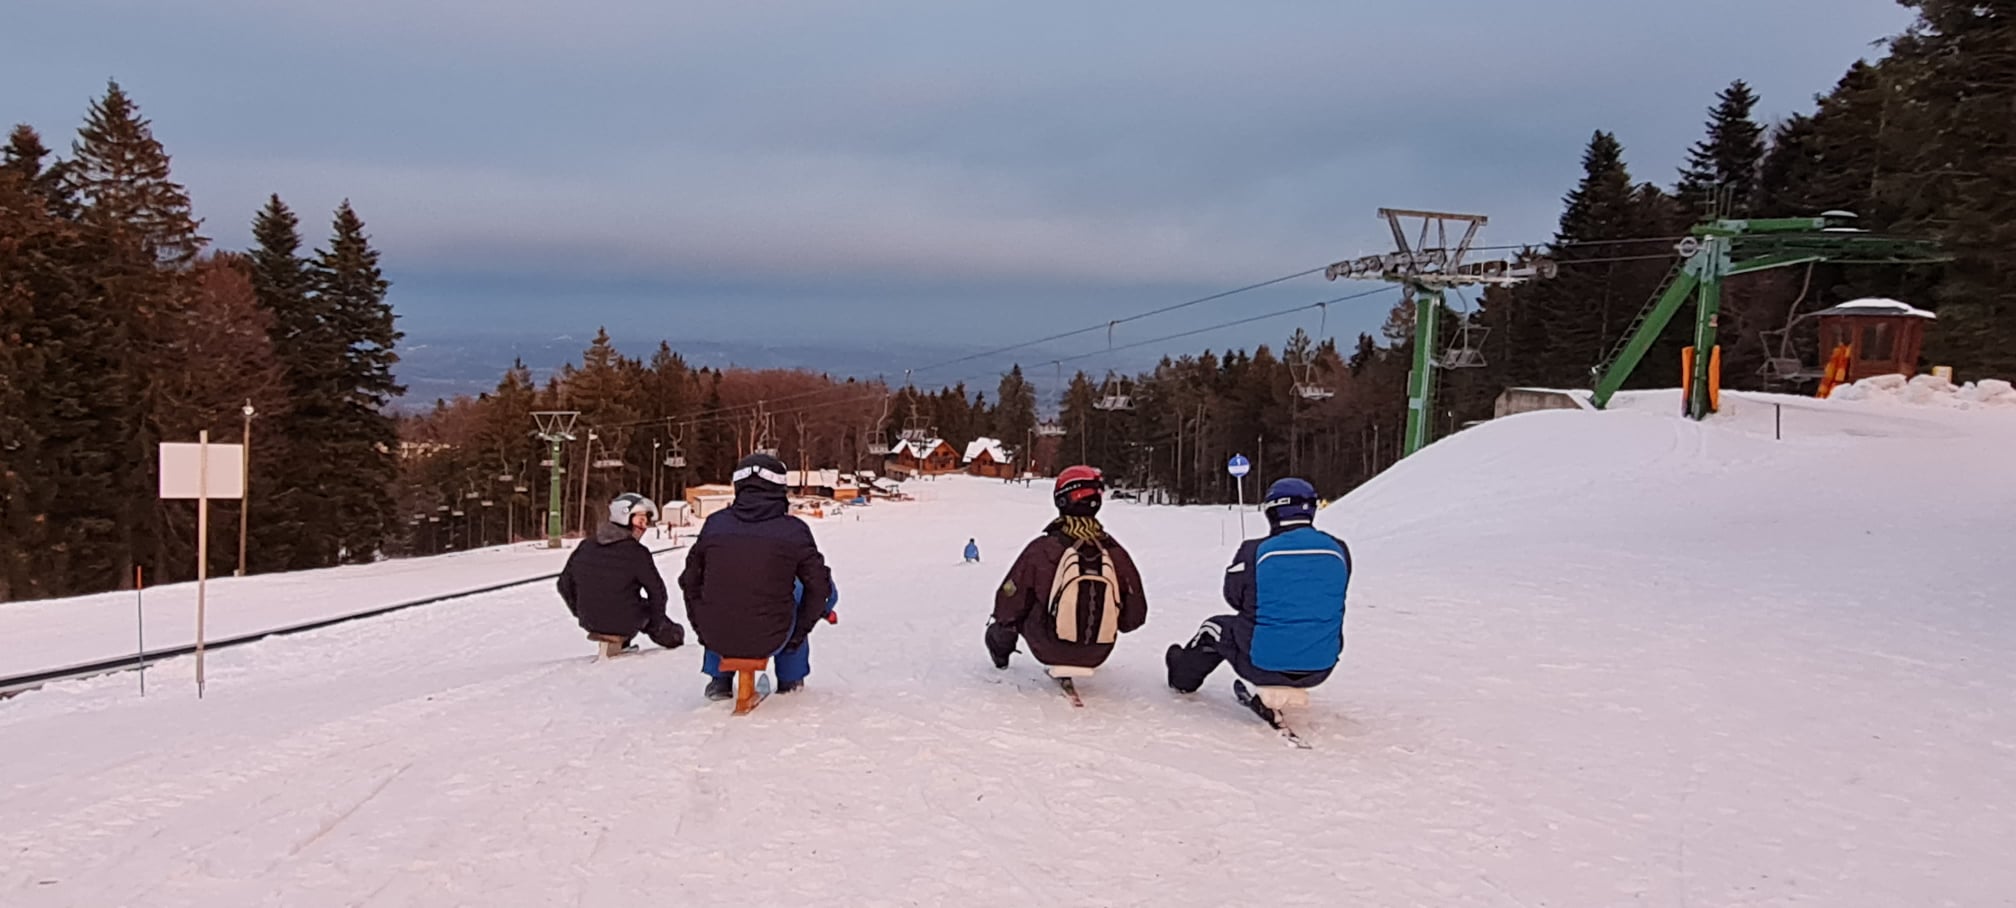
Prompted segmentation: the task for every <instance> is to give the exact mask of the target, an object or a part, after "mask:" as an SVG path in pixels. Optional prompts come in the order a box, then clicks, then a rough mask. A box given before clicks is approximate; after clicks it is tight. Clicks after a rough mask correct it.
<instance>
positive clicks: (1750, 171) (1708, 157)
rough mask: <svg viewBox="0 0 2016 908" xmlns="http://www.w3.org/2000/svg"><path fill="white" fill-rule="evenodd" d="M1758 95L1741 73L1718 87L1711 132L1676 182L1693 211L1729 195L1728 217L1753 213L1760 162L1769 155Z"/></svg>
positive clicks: (1676, 191)
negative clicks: (1758, 111)
mask: <svg viewBox="0 0 2016 908" xmlns="http://www.w3.org/2000/svg"><path fill="white" fill-rule="evenodd" d="M1756 107H1757V95H1756V94H1755V93H1754V92H1752V91H1751V90H1750V86H1749V85H1748V84H1746V83H1744V81H1743V80H1741V79H1738V80H1736V81H1734V82H1731V83H1729V87H1728V88H1725V89H1723V90H1722V91H1720V92H1717V93H1716V95H1715V107H1714V108H1712V109H1711V110H1710V111H1709V115H1708V135H1707V137H1706V138H1704V139H1702V140H1701V141H1700V142H1696V143H1695V144H1694V148H1693V150H1691V151H1689V152H1688V154H1687V166H1686V167H1683V168H1681V170H1680V183H1679V185H1677V186H1676V187H1675V188H1674V191H1673V194H1674V195H1675V196H1677V197H1678V198H1679V199H1680V201H1681V203H1682V205H1683V206H1685V208H1686V210H1687V212H1688V213H1689V214H1695V215H1698V214H1705V213H1706V212H1707V211H1709V210H1710V209H1711V208H1712V207H1713V206H1714V205H1716V204H1717V203H1718V200H1724V199H1726V201H1727V203H1728V209H1727V210H1726V211H1724V212H1723V214H1724V215H1725V216H1728V217H1739V218H1740V217H1748V216H1749V215H1750V214H1751V212H1752V209H1753V207H1754V206H1755V204H1756V202H1757V178H1758V165H1759V163H1760V162H1761V161H1762V160H1763V158H1764V128H1763V127H1762V126H1759V125H1758V124H1757V121H1755V120H1753V119H1751V111H1753V110H1755V109H1756Z"/></svg>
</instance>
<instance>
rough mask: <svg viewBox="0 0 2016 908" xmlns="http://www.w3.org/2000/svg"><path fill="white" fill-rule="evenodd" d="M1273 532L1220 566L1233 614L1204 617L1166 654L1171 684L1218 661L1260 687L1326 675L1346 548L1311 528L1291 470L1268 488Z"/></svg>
mask: <svg viewBox="0 0 2016 908" xmlns="http://www.w3.org/2000/svg"><path fill="white" fill-rule="evenodd" d="M1262 507H1263V509H1264V510H1265V511H1266V514H1267V523H1268V525H1269V528H1270V531H1269V533H1268V535H1267V537H1266V538H1264V539H1248V540H1246V542H1245V543H1243V544H1241V545H1240V546H1239V553H1238V554H1237V555H1236V556H1234V557H1233V559H1232V565H1231V567H1229V568H1227V569H1226V571H1225V602H1226V604H1227V605H1230V606H1231V607H1232V614H1230V615H1220V616H1217V617H1215V618H1209V619H1206V620H1205V621H1204V625H1203V626H1202V627H1200V628H1198V629H1197V635H1196V636H1194V637H1191V638H1190V642H1189V643H1188V644H1185V645H1182V646H1176V645H1171V646H1170V647H1169V651H1168V653H1167V655H1166V662H1167V663H1168V669H1169V686H1170V687H1172V688H1175V689H1176V690H1178V691H1180V692H1182V693H1186V694H1187V693H1193V692H1195V691H1196V690H1197V689H1198V688H1199V687H1201V686H1203V684H1204V679H1205V678H1206V677H1208V676H1209V675H1210V674H1211V672H1212V671H1214V670H1216V669H1217V668H1218V664H1219V663H1220V662H1224V661H1228V660H1229V661H1230V662H1231V663H1232V670H1233V671H1234V672H1236V673H1237V674H1238V675H1239V677H1240V678H1242V679H1244V680H1245V681H1247V682H1251V683H1252V684H1254V685H1257V686H1260V687H1294V688H1310V687H1315V686H1316V685H1318V684H1321V683H1323V681H1324V680H1325V679H1327V678H1329V677H1330V672H1331V670H1332V669H1333V668H1335V667H1336V665H1337V658H1338V656H1339V655H1341V654H1342V653H1343V650H1344V608H1345V604H1344V599H1345V591H1346V588H1347V587H1349V586H1350V583H1351V550H1350V549H1349V548H1348V547H1346V546H1345V545H1344V542H1343V540H1341V539H1338V538H1337V537H1335V536H1332V535H1330V534H1329V533H1325V532H1323V531H1322V530H1319V529H1316V528H1315V526H1314V525H1313V524H1314V521H1315V518H1316V489H1315V487H1313V486H1311V485H1310V484H1309V483H1308V482H1305V481H1303V480H1301V479H1295V478H1293V477H1290V478H1287V479H1281V480H1277V481H1275V483H1274V484H1273V485H1271V486H1269V487H1268V488H1267V497H1266V499H1265V503H1264V504H1263V505H1262ZM1233 688H1234V690H1235V692H1236V693H1238V694H1239V699H1240V700H1241V701H1242V702H1245V703H1246V704H1247V705H1248V706H1249V707H1251V708H1252V709H1253V711H1254V712H1256V713H1259V714H1260V717H1261V718H1263V719H1267V720H1268V721H1269V722H1274V721H1275V716H1274V713H1273V711H1272V710H1271V709H1269V708H1268V707H1267V705H1266V704H1264V703H1262V702H1261V700H1260V699H1258V698H1257V697H1254V696H1253V695H1252V693H1251V692H1250V691H1248V690H1247V689H1246V687H1245V685H1244V684H1243V683H1240V682H1237V681H1235V682H1234V683H1233Z"/></svg>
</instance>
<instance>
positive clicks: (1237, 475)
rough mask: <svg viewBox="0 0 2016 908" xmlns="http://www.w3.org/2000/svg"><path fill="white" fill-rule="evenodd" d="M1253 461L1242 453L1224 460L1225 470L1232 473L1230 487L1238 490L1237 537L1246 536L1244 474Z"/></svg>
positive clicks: (1251, 467)
mask: <svg viewBox="0 0 2016 908" xmlns="http://www.w3.org/2000/svg"><path fill="white" fill-rule="evenodd" d="M1252 470H1253V462H1252V461H1249V460H1247V459H1246V455H1244V454H1234V455H1232V459H1231V460H1228V461H1225V472H1227V473H1230V474H1231V475H1232V487H1233V488H1235V489H1237V490H1238V492H1239V538H1240V539H1245V538H1246V474H1247V473H1249V472H1252Z"/></svg>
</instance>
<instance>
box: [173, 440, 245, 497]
mask: <svg viewBox="0 0 2016 908" xmlns="http://www.w3.org/2000/svg"><path fill="white" fill-rule="evenodd" d="M205 447H208V448H209V452H208V453H209V458H210V463H209V467H210V469H209V474H210V475H208V476H204V475H203V466H204V464H203V457H204V450H203V449H204V448H205ZM161 497H162V498H244V497H245V447H244V446H243V445H195V444H179V443H174V442H163V443H162V444H161Z"/></svg>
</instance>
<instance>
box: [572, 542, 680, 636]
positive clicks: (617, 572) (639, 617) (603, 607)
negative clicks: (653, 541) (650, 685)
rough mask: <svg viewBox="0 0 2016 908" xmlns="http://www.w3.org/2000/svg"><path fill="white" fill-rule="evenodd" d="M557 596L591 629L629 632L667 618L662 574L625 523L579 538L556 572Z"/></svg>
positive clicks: (583, 628) (625, 634)
mask: <svg viewBox="0 0 2016 908" xmlns="http://www.w3.org/2000/svg"><path fill="white" fill-rule="evenodd" d="M560 598H561V599H562V600H564V601H565V602H566V603H567V610H568V611H570V612H573V613H574V617H575V619H576V620H578V621H580V622H581V629H582V630H585V631H588V632H589V633H592V634H612V635H615V636H619V637H630V636H634V635H636V634H637V633H638V632H640V631H643V630H645V629H646V628H649V627H654V626H657V625H659V624H662V623H663V622H665V621H666V620H668V619H667V618H666V616H665V600H666V598H667V597H666V593H665V579H664V578H663V577H660V576H658V565H657V564H656V563H654V562H653V561H652V559H651V550H650V549H647V548H645V547H644V543H642V542H639V541H637V540H636V538H635V537H632V536H631V535H630V528H629V527H625V526H621V525H619V524H614V523H605V524H603V525H602V528H601V529H600V530H597V531H596V533H595V537H594V538H593V539H583V540H581V544H580V545H578V546H575V547H574V552H573V553H572V554H570V555H568V556H567V566H566V567H565V568H563V569H562V570H561V571H560Z"/></svg>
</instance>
